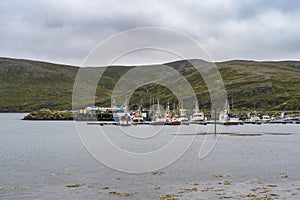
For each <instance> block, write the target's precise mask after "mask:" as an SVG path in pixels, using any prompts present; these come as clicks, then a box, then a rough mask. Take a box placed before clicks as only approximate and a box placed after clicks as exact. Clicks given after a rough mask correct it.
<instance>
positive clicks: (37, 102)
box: [0, 58, 300, 112]
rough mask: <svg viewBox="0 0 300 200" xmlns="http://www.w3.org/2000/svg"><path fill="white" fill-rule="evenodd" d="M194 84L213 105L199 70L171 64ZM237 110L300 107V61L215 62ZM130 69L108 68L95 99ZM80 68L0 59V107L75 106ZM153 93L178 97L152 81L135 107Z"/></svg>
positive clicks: (102, 101) (103, 97)
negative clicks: (74, 87) (75, 82)
mask: <svg viewBox="0 0 300 200" xmlns="http://www.w3.org/2000/svg"><path fill="white" fill-rule="evenodd" d="M167 65H169V66H171V67H173V68H174V69H176V70H177V71H178V72H180V73H181V74H182V75H184V76H185V78H186V79H187V80H188V81H189V82H190V83H191V85H192V87H193V89H194V90H195V92H196V93H197V97H198V99H199V101H200V107H201V108H205V109H209V108H210V96H209V93H208V91H207V87H206V85H205V83H204V81H203V79H202V77H201V76H200V75H199V73H198V72H197V71H196V70H195V69H194V68H193V67H192V66H191V65H190V64H189V63H188V62H187V61H177V62H172V63H168V64H167ZM216 65H217V66H218V69H219V71H220V72H221V76H222V79H223V80H224V83H225V88H226V91H227V93H228V96H229V98H230V99H231V98H232V96H233V101H234V108H236V109H253V108H254V106H255V107H256V109H258V110H300V62H296V61H284V62H255V61H242V60H234V61H227V62H218V63H216ZM131 68H132V67H124V66H113V67H109V68H108V69H107V70H106V71H105V72H104V74H103V76H102V78H101V80H100V81H99V84H98V88H97V93H96V102H97V104H98V105H101V106H109V105H110V103H111V100H110V96H111V94H112V89H113V88H114V86H115V84H116V82H117V81H118V80H119V78H120V77H121V76H122V75H123V74H124V73H126V72H127V71H128V70H130V69H131ZM78 69H79V68H78V67H74V66H66V65H58V64H52V63H46V62H39V61H31V60H20V59H10V58H0V97H1V98H0V111H1V112H28V111H32V110H39V109H41V108H49V109H58V110H64V109H71V107H72V90H73V84H74V80H75V76H76V73H77V71H78ZM149 94H152V96H156V97H159V98H160V100H161V103H163V104H165V103H167V101H170V105H172V104H173V102H175V101H176V98H175V96H174V94H173V93H172V92H171V91H170V90H169V89H168V88H165V87H163V86H160V85H154V84H149V85H146V86H143V87H141V88H139V89H138V90H136V91H135V93H134V95H133V96H132V98H131V99H130V105H131V106H132V107H134V106H138V105H139V104H140V102H141V101H142V102H143V104H144V105H145V106H148V105H149V99H150V98H149Z"/></svg>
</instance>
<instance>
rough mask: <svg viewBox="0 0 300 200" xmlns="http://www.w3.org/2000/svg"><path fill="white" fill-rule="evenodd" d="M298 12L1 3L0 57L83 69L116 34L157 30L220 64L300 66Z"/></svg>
mask: <svg viewBox="0 0 300 200" xmlns="http://www.w3.org/2000/svg"><path fill="white" fill-rule="evenodd" d="M299 10H300V4H299V3H297V2H296V3H295V1H292V0H288V1H284V2H283V1H276V0H275V1H268V0H267V1H259V0H256V1H255V0H251V1H250V0H246V1H238V0H227V1H223V0H210V1H192V0H190V1H184V0H181V1H179V0H174V1H171V0H167V1H156V0H154V1H137V0H132V1H129V0H127V1H121V0H112V1H96V0H87V1H83V0H74V1H67V0H60V1H56V0H54V1H51V0H43V1H38V0H27V1H25V0H23V1H22V0H21V1H17V0H11V1H1V2H0V24H1V26H0V32H1V35H0V56H7V57H20V58H29V59H39V60H46V61H51V62H60V63H68V64H77V65H79V64H80V63H81V62H82V60H83V59H84V58H85V56H86V55H87V54H88V52H89V51H90V50H91V49H92V48H93V47H95V46H96V45H97V44H98V43H99V42H101V41H103V40H105V39H107V38H108V37H110V36H111V35H113V34H116V33H119V32H121V31H125V30H128V29H132V28H138V27H149V26H156V27H165V28H170V29H174V30H177V31H180V32H183V33H184V34H187V35H188V36H190V37H192V38H193V39H195V40H196V41H197V42H198V43H199V44H201V45H202V46H203V47H205V48H206V50H207V51H208V53H209V54H210V56H211V57H212V59H213V60H228V59H255V60H280V59H297V60H299V59H300V45H299V43H300V42H299V41H300V34H299V33H300V25H298V24H299V23H298V22H299V21H300V14H299V13H300V12H299ZM162 42H164V41H162Z"/></svg>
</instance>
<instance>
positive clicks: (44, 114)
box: [23, 109, 74, 120]
mask: <svg viewBox="0 0 300 200" xmlns="http://www.w3.org/2000/svg"><path fill="white" fill-rule="evenodd" d="M23 119H24V120H73V119H74V116H73V113H72V112H69V111H58V110H49V109H42V110H39V111H33V112H31V113H29V114H28V115H26V116H25V117H24V118H23Z"/></svg>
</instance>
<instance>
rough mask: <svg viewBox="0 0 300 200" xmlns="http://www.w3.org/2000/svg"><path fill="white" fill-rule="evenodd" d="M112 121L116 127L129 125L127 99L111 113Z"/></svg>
mask: <svg viewBox="0 0 300 200" xmlns="http://www.w3.org/2000/svg"><path fill="white" fill-rule="evenodd" d="M113 119H114V121H115V122H116V124H117V125H121V126H130V125H131V117H130V114H129V112H128V100H127V98H126V102H125V103H124V104H123V105H122V106H120V107H116V111H115V112H113Z"/></svg>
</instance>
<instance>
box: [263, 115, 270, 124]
mask: <svg viewBox="0 0 300 200" xmlns="http://www.w3.org/2000/svg"><path fill="white" fill-rule="evenodd" d="M261 121H262V123H264V124H267V123H270V122H271V117H270V115H263V116H262V120H261Z"/></svg>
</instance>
